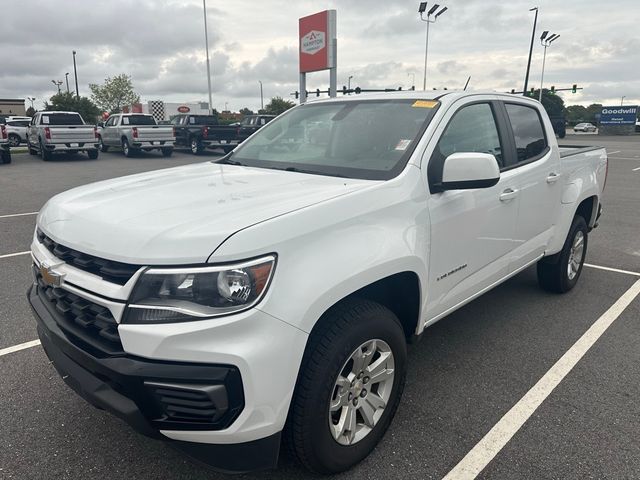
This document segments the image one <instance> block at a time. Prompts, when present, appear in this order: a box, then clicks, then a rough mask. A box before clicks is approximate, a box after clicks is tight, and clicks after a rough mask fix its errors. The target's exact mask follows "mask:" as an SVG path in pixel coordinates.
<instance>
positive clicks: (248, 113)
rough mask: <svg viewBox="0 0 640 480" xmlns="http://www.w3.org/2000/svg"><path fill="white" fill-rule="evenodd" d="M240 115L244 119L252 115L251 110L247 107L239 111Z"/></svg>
mask: <svg viewBox="0 0 640 480" xmlns="http://www.w3.org/2000/svg"><path fill="white" fill-rule="evenodd" d="M240 114H242V116H243V117H246V116H247V115H253V110H251V109H250V108H248V107H244V108H241V109H240Z"/></svg>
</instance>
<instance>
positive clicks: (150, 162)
mask: <svg viewBox="0 0 640 480" xmlns="http://www.w3.org/2000/svg"><path fill="white" fill-rule="evenodd" d="M561 143H562V144H564V145H577V144H586V145H592V144H600V145H604V146H606V147H607V150H608V151H609V152H610V155H609V156H610V166H609V175H608V180H607V187H606V190H605V194H604V204H605V213H604V216H603V218H602V221H601V223H600V226H599V228H597V229H596V230H594V231H593V232H592V234H591V235H590V237H589V246H588V253H587V262H588V263H589V264H591V265H594V266H599V267H611V268H615V269H622V270H626V271H630V272H640V240H639V239H638V237H639V234H640V215H639V214H638V205H640V168H639V167H640V137H637V136H636V137H620V138H611V137H609V138H602V137H599V136H592V135H590V136H582V135H568V136H567V138H565V139H564V140H563V141H561ZM215 156H216V154H215V153H212V154H210V155H208V157H211V158H214V157H215ZM205 160H207V158H195V157H193V156H192V155H190V154H188V153H178V152H176V153H175V154H174V156H173V157H171V158H162V157H161V156H159V155H155V154H149V155H145V156H144V157H140V158H134V159H127V158H124V157H123V156H122V155H121V154H119V153H109V154H102V155H101V156H100V158H99V159H98V160H93V161H90V160H86V159H85V158H82V156H78V157H77V158H76V159H73V160H69V161H63V160H58V161H54V162H49V163H44V162H42V161H41V160H39V159H38V158H35V157H30V156H29V155H20V154H18V155H14V163H13V164H11V165H3V166H2V167H1V168H0V301H1V302H2V303H1V304H0V326H1V327H2V328H0V351H2V349H5V348H8V347H12V346H14V345H18V344H21V343H23V342H28V341H31V340H34V339H36V338H37V337H36V334H35V325H34V321H33V319H32V317H31V313H30V311H29V307H28V305H27V302H26V300H25V298H24V294H25V291H26V289H27V287H28V285H29V284H30V282H31V274H30V258H29V256H28V255H17V256H11V257H4V258H3V257H2V256H3V255H8V254H13V253H20V252H23V251H27V250H28V249H29V244H30V241H31V236H32V234H33V229H34V226H35V215H22V216H11V217H7V216H6V215H15V214H21V213H28V214H30V213H32V212H36V211H37V210H38V209H40V208H41V207H42V205H43V204H44V203H45V202H46V200H47V199H48V198H49V197H51V196H52V195H54V194H55V193H58V192H60V191H63V190H66V189H68V188H71V187H73V186H76V185H81V184H84V183H88V182H90V181H96V180H102V179H107V178H112V177H116V176H121V175H126V174H130V173H136V172H141V171H146V170H152V169H157V168H165V167H168V166H175V165H183V164H187V163H192V162H194V161H205ZM636 168H638V170H634V169H636ZM638 280H640V276H636V275H632V274H625V273H620V272H616V271H607V270H602V269H600V268H595V267H588V268H585V269H584V271H583V274H582V277H581V279H580V282H579V283H578V285H577V286H576V288H575V289H574V290H572V291H571V292H570V293H568V294H566V295H553V294H549V293H546V292H543V291H542V290H540V289H539V288H538V286H537V282H536V275H535V268H533V269H528V270H526V271H524V272H522V273H521V274H519V275H517V276H516V277H514V278H512V279H511V280H509V281H507V282H506V283H504V284H503V285H501V286H499V287H498V288H496V289H494V290H492V291H491V292H489V293H487V294H486V295H483V296H482V297H480V298H479V299H477V300H476V301H474V302H472V303H470V304H468V305H467V306H465V307H464V308H462V309H460V310H458V311H457V312H455V313H454V314H452V315H450V316H449V317H447V318H446V319H443V320H442V321H441V322H438V323H437V324H435V325H434V326H432V327H430V328H429V329H428V330H427V332H426V333H425V335H424V338H423V340H422V341H421V342H420V343H418V344H416V345H411V346H410V348H409V371H408V377H407V386H406V389H405V392H404V396H403V399H402V402H401V404H400V407H399V409H398V413H397V415H396V418H395V419H394V422H393V423H392V425H391V427H390V430H389V431H388V432H387V435H386V436H385V437H384V439H383V440H382V442H381V443H380V445H379V446H378V448H377V449H376V450H375V451H374V452H373V454H372V455H370V456H369V457H368V458H367V459H366V460H365V461H364V462H362V463H361V464H360V465H358V466H357V467H355V468H354V469H352V470H350V471H348V472H345V473H344V474H341V475H338V476H336V478H340V479H342V478H344V479H365V478H434V479H435V478H442V477H443V476H444V475H446V474H447V473H448V472H450V471H451V469H452V468H454V467H455V466H456V465H457V464H458V462H460V461H461V460H462V459H463V458H465V456H466V455H467V454H468V453H469V452H470V451H471V450H472V449H474V447H475V446H476V445H477V444H478V442H480V441H481V440H482V438H483V437H484V436H485V435H486V434H487V432H489V431H490V430H491V429H492V428H493V427H494V426H495V425H496V424H497V423H498V422H499V421H500V420H501V418H503V416H504V415H505V414H506V413H507V412H509V411H510V409H511V408H512V407H513V406H514V405H517V404H519V401H520V399H521V398H522V397H523V395H525V394H526V393H527V391H529V389H531V387H532V386H533V385H535V384H536V382H538V380H539V379H541V378H542V377H543V376H544V375H545V374H546V373H547V372H548V371H549V370H550V369H551V368H552V367H553V366H554V364H555V363H556V362H557V361H558V359H560V358H561V357H563V355H565V353H566V352H567V351H568V350H569V349H570V348H571V347H572V346H573V345H574V344H575V343H576V341H577V340H578V339H580V338H581V337H582V336H583V334H584V333H585V332H586V331H587V330H588V329H589V328H590V327H591V326H592V325H593V324H594V322H596V320H598V319H599V318H600V317H601V316H602V315H603V314H605V312H607V311H608V310H609V309H610V307H611V306H612V305H613V304H614V303H616V302H617V301H618V300H619V299H620V297H621V296H622V295H623V294H624V293H625V292H626V291H627V290H628V289H629V288H630V287H632V285H634V284H635V282H636V281H638ZM639 317H640V299H638V298H636V299H634V300H633V301H632V302H631V304H630V305H629V306H628V307H627V308H626V309H624V311H622V313H621V314H620V316H619V317H618V318H617V319H616V320H615V322H614V323H613V324H612V325H611V327H610V328H608V329H607V330H606V331H605V332H604V333H603V335H602V336H601V337H600V338H599V339H598V340H597V341H596V342H595V344H594V345H593V347H592V348H591V349H590V350H588V351H587V353H586V354H585V355H584V357H582V358H581V359H580V360H579V361H578V363H577V364H576V366H575V368H574V369H573V370H571V371H570V372H569V374H568V375H567V376H566V377H564V379H562V381H561V382H560V383H559V385H558V386H557V388H556V389H555V390H553V391H552V392H551V394H550V395H549V396H548V397H547V398H546V399H545V400H544V401H543V402H542V404H541V405H540V407H539V408H538V409H537V410H535V411H534V413H533V415H531V417H530V418H529V419H528V420H527V421H526V422H525V423H524V425H523V426H522V428H521V429H519V430H518V431H517V432H516V433H515V435H514V436H513V437H512V438H511V439H510V440H509V441H507V442H506V445H505V446H504V448H503V449H502V450H500V451H499V452H498V453H497V455H495V457H494V458H492V459H488V461H487V463H488V464H487V465H486V468H484V469H483V470H482V472H481V474H480V478H487V479H489V478H491V479H494V478H509V479H518V478H523V479H524V478H536V479H545V478H549V479H551V478H554V479H555V478H640V406H638V402H637V399H638V398H639V396H640V353H639V352H640V351H639V350H638V348H637V345H638V344H639V341H640V330H639V329H638V318H639ZM0 369H1V371H2V373H3V375H2V380H1V381H0V425H2V428H1V429H0V442H2V444H3V446H4V448H2V449H0V478H19V479H22V478H46V479H48V478H64V479H67V478H68V479H93V478H95V479H99V478H109V479H113V480H115V479H131V478H136V479H147V478H148V479H165V478H167V479H169V478H176V479H195V478H197V479H211V480H213V479H222V478H228V477H226V476H224V475H222V474H218V473H215V472H211V471H208V470H204V469H203V468H202V467H201V466H200V465H198V464H195V463H192V462H191V461H190V460H189V459H187V458H186V457H184V456H183V455H182V454H180V453H177V452H175V451H174V450H173V449H171V448H170V447H169V446H168V445H167V444H164V443H161V442H158V441H154V440H150V439H147V438H145V437H143V436H140V435H138V434H137V433H135V432H133V431H132V430H131V429H130V428H129V427H128V426H127V425H125V424H124V423H122V422H121V421H120V420H118V419H116V418H114V417H112V416H111V415H109V414H107V413H104V412H101V411H99V410H96V409H95V408H93V407H91V406H90V405H88V404H86V402H85V401H84V400H82V399H80V398H79V397H77V396H76V395H75V393H73V392H72V391H71V390H70V389H69V388H68V387H67V386H66V385H65V384H64V382H63V381H62V380H61V379H60V378H59V376H58V374H57V373H56V372H55V370H54V369H53V367H52V366H51V365H49V363H48V360H47V358H46V356H45V354H44V352H43V351H42V349H41V348H40V347H39V346H36V347H33V348H27V349H23V350H20V351H16V352H13V353H9V354H5V355H2V356H0ZM242 478H247V479H249V478H250V479H272V478H278V479H280V478H282V479H300V478H317V477H314V476H312V475H309V474H308V473H307V472H306V471H304V470H302V469H301V468H300V467H298V466H297V465H296V464H295V463H294V462H292V460H291V459H290V458H288V457H287V456H286V454H284V455H283V456H282V458H281V461H280V466H279V468H278V470H275V471H269V472H261V473H255V474H251V475H245V476H242ZM460 478H463V477H460Z"/></svg>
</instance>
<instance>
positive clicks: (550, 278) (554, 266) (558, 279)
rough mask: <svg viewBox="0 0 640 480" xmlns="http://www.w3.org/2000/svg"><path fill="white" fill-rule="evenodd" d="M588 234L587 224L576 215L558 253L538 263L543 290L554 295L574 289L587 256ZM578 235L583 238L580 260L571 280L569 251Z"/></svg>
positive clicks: (539, 279)
mask: <svg viewBox="0 0 640 480" xmlns="http://www.w3.org/2000/svg"><path fill="white" fill-rule="evenodd" d="M588 233H589V232H588V228H587V222H586V221H585V219H584V218H582V217H581V216H580V215H576V216H575V217H574V218H573V222H572V223H571V228H570V229H569V234H568V235H567V238H566V240H565V241H564V246H563V247H562V250H561V251H560V253H558V254H556V255H553V256H551V257H547V258H543V259H542V260H540V261H539V262H538V283H539V285H540V286H541V287H542V288H543V289H544V290H547V291H549V292H554V293H566V292H568V291H569V290H571V289H572V288H573V287H575V285H576V283H578V279H579V278H580V274H581V273H582V267H583V264H584V259H585V257H586V255H587V244H588V240H589V238H588ZM580 235H582V238H583V248H582V253H581V254H580V257H581V258H580V259H579V267H578V269H577V272H575V274H574V276H573V277H572V278H571V277H570V274H569V262H570V261H571V255H572V252H571V251H572V247H573V245H574V242H575V241H576V237H579V236H580ZM574 260H575V259H574Z"/></svg>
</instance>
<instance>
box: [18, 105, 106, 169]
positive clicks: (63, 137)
mask: <svg viewBox="0 0 640 480" xmlns="http://www.w3.org/2000/svg"><path fill="white" fill-rule="evenodd" d="M27 147H29V153H30V154H31V155H38V154H39V155H40V156H41V157H42V159H43V160H44V161H49V160H52V159H53V155H54V154H57V153H67V154H75V153H78V152H86V153H87V155H88V157H89V158H91V159H96V158H98V134H97V129H96V127H94V126H91V125H87V124H85V123H84V120H83V119H82V117H81V116H80V114H79V113H77V112H58V111H44V112H37V113H36V114H35V115H34V116H33V118H32V119H31V123H30V124H29V127H28V129H27Z"/></svg>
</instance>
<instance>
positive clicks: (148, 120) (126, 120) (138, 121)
mask: <svg viewBox="0 0 640 480" xmlns="http://www.w3.org/2000/svg"><path fill="white" fill-rule="evenodd" d="M122 124H123V125H135V126H140V125H157V124H156V119H155V118H153V117H152V116H151V115H130V116H128V117H122Z"/></svg>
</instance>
